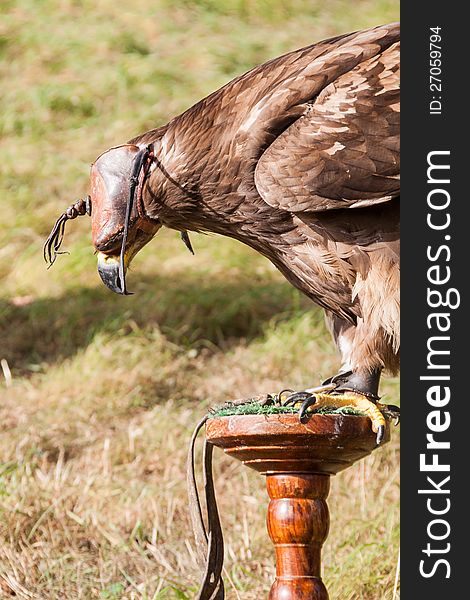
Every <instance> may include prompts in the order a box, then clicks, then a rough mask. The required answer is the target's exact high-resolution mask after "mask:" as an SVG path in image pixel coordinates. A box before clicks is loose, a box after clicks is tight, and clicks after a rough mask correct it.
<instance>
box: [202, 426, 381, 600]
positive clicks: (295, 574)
mask: <svg viewBox="0 0 470 600" xmlns="http://www.w3.org/2000/svg"><path fill="white" fill-rule="evenodd" d="M206 436H207V439H208V441H210V442H211V443H213V444H215V445H216V446H219V447H221V448H223V449H224V451H225V452H226V453H227V454H229V455H230V456H233V457H235V458H237V459H238V460H241V461H242V462H243V464H244V465H247V466H249V467H251V468H253V469H255V470H256V471H258V472H260V473H263V474H265V475H266V485H267V489H268V494H269V497H270V502H269V506H268V514H267V525H268V533H269V536H270V538H271V540H272V542H273V544H274V548H275V550H276V580H275V581H274V583H273V585H272V587H271V591H270V594H269V600H328V592H327V591H326V588H325V586H324V584H323V581H322V579H321V547H322V545H323V543H324V541H325V540H326V538H327V535H328V529H329V524H330V517H329V513H328V506H327V504H326V498H327V496H328V492H329V488H330V476H331V475H335V474H336V473H338V472H339V471H342V470H344V469H346V468H348V467H349V466H351V465H352V464H353V463H354V462H356V461H357V460H359V459H361V458H363V457H364V456H367V455H368V454H370V452H372V451H373V450H374V449H375V448H376V447H377V445H376V441H375V433H374V432H373V431H372V428H371V425H370V420H369V419H368V418H366V417H359V416H352V415H347V416H346V415H320V414H314V415H312V416H311V417H310V418H309V419H308V420H306V421H305V422H302V423H300V422H299V419H298V416H297V415H292V414H278V415H237V416H232V417H216V418H214V419H210V420H208V421H207V423H206ZM389 440H390V428H389V426H388V423H387V427H386V431H385V436H384V440H383V442H382V444H383V443H385V442H388V441H389ZM345 576H346V574H345Z"/></svg>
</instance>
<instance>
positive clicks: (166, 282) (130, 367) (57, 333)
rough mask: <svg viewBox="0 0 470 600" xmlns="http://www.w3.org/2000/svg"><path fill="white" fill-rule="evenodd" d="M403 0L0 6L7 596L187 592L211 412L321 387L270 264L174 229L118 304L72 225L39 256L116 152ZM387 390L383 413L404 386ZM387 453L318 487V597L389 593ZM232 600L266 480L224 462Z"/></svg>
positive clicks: (2, 593)
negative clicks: (326, 494) (322, 515)
mask: <svg viewBox="0 0 470 600" xmlns="http://www.w3.org/2000/svg"><path fill="white" fill-rule="evenodd" d="M397 4H398V3H397V2H396V0H393V1H388V0H377V1H373V0H357V1H356V2H354V3H352V2H349V1H345V0H341V1H340V0H330V1H328V2H326V1H323V2H322V1H316V0H269V1H268V0H252V1H249V0H198V1H190V0H180V1H170V0H152V1H150V0H133V2H126V1H124V0H98V1H92V0H82V1H80V0H17V1H15V0H3V1H2V3H1V7H0V12H1V18H0V72H1V79H2V81H1V87H0V103H1V106H0V131H1V136H0V156H1V160H0V210H1V212H0V214H1V219H0V239H1V243H0V280H1V290H0V360H2V372H3V375H2V372H0V460H1V462H0V598H22V599H23V598H24V599H42V600H46V599H47V600H49V599H50V600H52V599H54V600H56V599H57V600H58V599H63V600H65V599H67V600H68V599H70V600H72V599H73V600H77V599H95V598H97V599H107V600H125V599H127V600H150V599H157V598H158V599H160V598H161V599H172V598H180V599H184V598H188V599H192V598H193V597H194V593H195V589H196V587H197V582H198V581H199V577H200V575H199V572H198V570H197V568H196V564H195V561H194V555H193V551H192V538H191V535H190V532H189V519H188V511H187V505H186V494H185V483H184V463H185V455H186V449H187V444H188V440H189V435H190V432H191V430H192V427H193V426H194V424H195V422H196V421H197V420H198V419H199V418H200V417H201V416H202V415H203V414H204V413H205V411H206V408H207V407H208V406H209V405H212V404H215V403H218V402H223V401H225V400H227V399H233V398H237V397H242V396H248V395H251V394H254V393H261V392H265V391H277V390H280V389H282V388H284V387H292V388H303V387H305V386H310V385H313V384H317V383H318V382H319V381H321V380H322V378H325V377H327V376H329V375H331V374H332V373H334V372H335V369H337V367H338V358H337V356H336V354H335V351H334V348H333V346H332V344H331V342H330V339H329V337H328V335H327V333H326V331H325V327H324V324H323V317H322V314H321V312H320V311H319V310H318V309H316V308H315V307H314V306H313V305H312V304H311V303H309V301H307V300H306V299H305V298H303V297H301V296H300V294H298V293H297V292H296V291H295V290H294V289H293V288H292V287H290V286H289V284H288V283H287V282H285V281H284V279H283V278H282V277H281V275H280V274H279V273H278V272H277V271H276V270H275V269H274V268H273V267H272V266H271V265H270V264H269V263H268V262H267V261H266V260H265V259H263V258H262V257H260V256H257V255H256V254H254V253H253V252H252V251H251V250H249V249H248V248H245V247H244V246H242V245H240V244H237V243H235V242H233V241H230V240H228V239H223V238H218V237H210V236H193V245H194V247H195V250H196V256H195V257H192V256H190V255H189V253H187V252H186V250H185V249H184V247H183V245H182V244H181V242H180V241H179V238H178V235H177V234H176V233H175V232H172V231H165V232H163V233H159V234H158V237H157V238H156V239H155V240H154V242H153V243H152V244H150V245H149V246H148V247H147V248H145V249H144V251H142V252H141V254H140V255H139V257H138V258H137V259H136V261H135V263H134V266H133V271H132V272H131V273H130V274H129V277H128V285H129V287H130V289H131V290H132V291H134V292H135V295H133V296H130V297H125V298H123V297H118V296H116V295H113V294H112V293H111V292H109V291H108V290H107V289H105V288H104V287H103V286H102V284H101V283H100V281H99V278H98V275H97V272H96V260H95V257H94V256H93V251H92V248H91V245H90V230H89V227H90V224H89V221H88V220H87V219H86V218H82V219H79V220H77V221H75V222H73V223H69V224H68V232H67V237H66V241H65V248H66V249H68V250H70V255H69V256H64V257H60V259H59V260H58V261H57V263H56V264H55V265H54V268H53V269H51V270H50V271H46V268H45V265H44V263H43V262H42V251H41V247H42V243H43V241H44V239H45V237H46V236H47V234H48V232H49V230H50V227H51V226H52V224H53V222H54V220H55V218H56V217H57V216H58V215H59V214H60V213H61V212H62V211H63V210H64V209H65V207H66V206H68V205H69V204H70V203H71V202H73V201H74V200H75V199H76V198H78V197H80V196H81V195H83V194H85V193H86V192H87V185H88V172H89V165H90V163H91V162H92V161H93V160H94V158H95V157H96V156H97V155H98V154H99V153H100V152H101V151H103V150H104V149H106V148H108V147H109V146H112V145H116V144H119V143H122V142H124V141H126V140H127V139H129V138H131V137H132V136H134V135H136V134H138V133H140V132H142V131H144V130H146V129H149V128H152V127H154V126H157V125H160V124H163V123H165V122H167V120H168V119H169V118H171V117H172V116H174V115H175V114H177V113H179V112H181V111H182V110H184V109H185V108H187V107H188V106H190V105H191V104H193V103H194V102H195V101H197V100H199V99H200V98H202V97H203V96H205V95H207V94H208V93H210V92H211V91H213V90H214V89H216V88H218V87H219V86H221V85H222V84H224V83H225V82H227V81H228V80H230V79H231V78H232V77H234V76H236V75H238V74H240V73H242V72H244V71H246V70H247V69H249V68H250V67H252V66H254V65H255V64H259V63H261V62H263V61H264V60H267V59H269V58H272V57H274V56H276V55H279V54H281V53H283V52H285V51H288V50H292V49H295V48H298V47H301V46H303V45H307V44H309V43H312V42H313V41H316V40H320V39H323V38H325V37H329V36H332V35H336V34H339V33H344V32H346V31H350V30H354V29H360V28H363V27H367V26H371V25H376V24H380V23H385V22H390V21H393V20H397V18H398V6H397ZM382 392H383V393H385V394H386V401H389V402H392V403H397V401H398V398H397V395H398V382H397V380H387V381H385V382H384V383H383V386H382ZM398 472H399V445H398V430H395V431H394V435H393V441H392V442H391V443H390V444H388V445H387V446H386V447H384V448H383V449H381V450H379V451H377V452H376V453H375V454H374V455H373V456H371V457H369V458H368V459H366V460H364V461H362V462H361V463H359V464H357V465H356V466H355V467H353V468H352V469H350V470H349V471H348V472H346V473H343V474H340V475H338V476H337V477H336V478H334V480H333V482H332V493H331V498H330V509H331V516H332V525H331V532H330V536H329V539H328V542H327V544H326V546H325V550H324V578H325V581H326V584H327V586H328V587H329V590H330V595H331V598H332V600H340V599H341V600H350V599H351V600H352V599H359V598H360V599H363V600H381V599H383V600H392V598H398V591H397V589H396V587H397V586H396V573H397V565H398V539H399V521H398V519H399V510H398V494H399V491H398V484H399V481H398ZM216 487H217V490H218V496H219V500H220V505H221V508H222V520H223V527H224V532H225V538H226V546H227V552H226V565H225V566H226V583H227V598H228V600H235V599H243V600H252V599H259V598H263V597H267V593H268V590H269V587H270V584H271V582H272V579H273V573H274V569H273V552H272V548H271V546H270V543H269V540H268V538H267V534H266V532H265V526H264V514H265V506H266V494H265V491H264V488H263V481H262V478H261V477H260V476H259V475H257V474H256V473H251V472H248V471H247V470H246V469H244V468H242V467H240V466H239V465H238V464H235V463H234V461H231V460H229V459H227V458H225V457H224V456H223V455H222V454H221V453H220V452H218V451H217V453H216Z"/></svg>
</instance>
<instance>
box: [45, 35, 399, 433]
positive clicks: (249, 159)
mask: <svg viewBox="0 0 470 600" xmlns="http://www.w3.org/2000/svg"><path fill="white" fill-rule="evenodd" d="M399 106H400V105H399V25H398V24H391V25H384V26H380V27H375V28H373V29H367V30H364V31H359V32H355V33H351V34H347V35H341V36H339V37H335V38H332V39H328V40H326V41H322V42H320V43H317V44H313V45H312V46H308V47H306V48H302V49H300V50H296V51H294V52H290V53H288V54H285V55H284V56H280V57H279V58H275V59H273V60H271V61H269V62H267V63H265V64H263V65H261V66H258V67H255V68H254V69H252V70H251V71H249V72H248V73H245V74H244V75H241V76H240V77H237V78H236V79H234V80H233V81H231V82H230V83H228V84H227V85H225V86H224V87H222V88H221V89H220V90H218V91H216V92H214V93H213V94H211V95H210V96H208V97H207V98H205V99H203V100H201V101H200V102H198V103H197V104H195V105H194V106H192V107H191V108H189V109H188V110H187V111H186V112H184V113H183V114H181V115H179V116H177V117H175V118H174V119H173V120H171V121H170V122H169V123H168V124H167V125H164V126H163V127H159V128H157V129H153V130H151V131H148V132H147V133H144V134H142V135H140V136H138V137H136V138H134V139H132V140H130V141H129V142H128V143H127V144H124V145H120V146H116V147H114V148H111V149H109V150H107V151H106V152H104V153H103V154H101V156H99V157H98V159H97V160H96V161H95V162H94V163H93V165H92V169H91V192H90V196H88V198H87V199H86V201H84V200H82V201H79V202H77V203H76V204H75V205H73V206H72V207H70V209H68V211H67V212H66V213H64V215H62V217H61V219H59V221H58V223H57V224H56V228H55V231H54V232H53V234H52V237H51V238H50V239H49V241H48V243H47V245H46V255H47V256H48V258H49V259H50V260H51V261H53V260H54V259H55V255H56V254H57V251H58V248H59V245H60V242H61V241H62V237H63V231H64V225H65V220H66V219H67V218H73V217H74V216H77V214H84V213H85V212H88V213H89V214H90V213H91V218H92V234H93V244H94V246H95V248H96V250H97V251H98V270H99V273H100V275H101V278H102V280H103V282H104V283H105V284H106V285H107V286H108V287H109V288H111V289H112V290H113V291H115V292H118V293H127V292H126V286H125V278H124V277H125V272H126V269H127V267H128V265H129V263H130V261H131V260H132V258H133V257H134V256H135V255H136V253H137V252H138V251H139V250H140V249H141V248H142V247H143V246H144V245H145V244H147V243H148V242H149V241H150V240H151V239H152V238H153V237H154V235H155V234H156V233H157V231H158V230H159V229H160V228H161V227H169V228H170V229H175V230H178V231H180V232H182V237H183V240H184V241H185V242H186V244H187V245H188V247H189V248H190V249H191V245H190V242H189V237H188V234H187V232H188V231H196V232H213V233H217V234H222V235H226V236H229V237H232V238H235V239H237V240H239V241H241V242H243V243H245V244H247V245H248V246H250V247H252V248H254V249H255V250H256V251H258V252H259V253H261V254H262V255H264V256H266V257H267V258H268V259H269V260H270V261H271V262H272V263H273V264H274V265H275V266H276V267H277V268H278V269H279V270H280V271H281V273H282V274H283V275H284V276H285V277H286V279H287V280H288V281H289V282H290V283H291V284H292V285H294V286H295V287H296V288H297V289H299V290H300V291H301V292H303V293H304V294H305V295H306V296H308V297H309V298H310V299H311V300H312V301H313V302H315V303H316V304H319V305H320V306H322V307H323V308H324V309H325V313H326V319H327V322H328V324H329V327H330V329H331V332H332V335H333V338H334V340H335V342H336V345H337V347H338V349H339V352H340V354H341V358H342V365H341V369H340V371H339V373H338V374H337V375H336V376H334V377H331V378H330V379H329V380H328V381H327V382H325V385H324V387H323V388H321V389H320V390H318V389H317V390H316V391H317V392H321V393H316V394H304V395H302V394H297V396H295V400H297V401H298V400H299V399H300V400H303V401H304V405H303V407H302V414H303V413H304V412H305V410H306V408H307V406H308V405H310V404H313V403H315V402H316V404H317V405H319V404H320V403H321V402H322V401H323V402H325V401H327V402H329V403H333V404H334V405H337V406H341V405H342V403H343V404H348V405H351V404H352V405H354V406H356V407H358V408H359V409H361V410H365V411H366V413H367V414H369V415H370V417H371V419H372V428H373V429H374V431H376V432H377V433H378V436H377V437H378V441H380V439H381V438H382V436H383V432H384V419H383V416H382V414H381V412H380V410H379V408H380V407H381V405H380V404H379V406H377V401H378V387H379V380H380V376H381V373H382V371H383V370H384V369H386V370H387V371H389V372H391V373H396V372H397V370H398V367H399V194H400V185H399V172H400V171H399V158H400V154H399ZM325 392H327V393H325Z"/></svg>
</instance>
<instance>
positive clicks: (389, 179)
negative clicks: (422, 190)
mask: <svg viewBox="0 0 470 600" xmlns="http://www.w3.org/2000/svg"><path fill="white" fill-rule="evenodd" d="M379 29H380V28H379ZM371 31H372V32H374V31H378V30H369V34H370V33H371ZM396 35H397V38H398V30H397V31H396ZM382 39H383V38H382ZM387 39H388V44H382V47H380V48H378V51H376V52H375V53H372V55H371V52H370V51H369V52H368V53H365V52H364V60H357V57H356V59H355V60H354V61H353V63H352V64H353V66H352V68H349V69H345V68H344V67H345V65H346V66H347V64H348V62H349V63H351V58H347V55H344V54H343V53H341V52H336V55H335V53H334V52H333V55H332V58H330V62H331V60H336V64H333V65H332V64H330V67H329V68H330V71H332V70H333V69H334V68H336V72H337V77H336V78H333V79H332V77H331V76H330V77H328V81H327V85H326V86H324V87H323V88H322V89H321V90H320V91H318V92H317V94H316V95H314V96H312V97H311V98H310V99H309V100H308V101H307V102H306V103H304V105H303V110H302V114H301V115H300V116H298V117H297V118H296V119H295V120H294V121H293V122H292V123H291V124H290V125H289V126H288V127H287V128H285V129H284V130H281V131H278V132H276V133H277V134H278V135H277V136H276V137H275V139H274V140H273V141H272V142H271V144H270V145H269V147H268V148H267V149H266V150H265V151H264V153H263V154H262V155H261V157H260V158H259V160H258V163H257V165H256V170H255V184H256V187H257V190H258V192H259V194H260V195H261V197H262V198H263V200H264V201H265V202H266V203H267V204H269V205H271V206H273V207H277V208H281V209H284V210H288V211H291V212H300V211H308V212H316V211H324V210H328V209H337V208H348V207H363V206H368V205H372V204H377V203H380V202H385V201H387V200H390V199H391V198H394V197H396V196H398V195H399V172H400V171H399V168H400V167H399V157H400V154H399V106H400V105H399V64H400V62H399V42H398V41H396V39H395V40H394V37H393V35H390V34H389V36H388V38H387ZM354 42H355V46H356V47H357V46H358V45H359V43H358V41H357V39H356V40H354ZM370 45H371V44H370V42H369V47H370ZM384 45H385V47H384ZM348 50H349V51H350V50H351V49H350V48H348ZM345 56H346V58H345ZM354 63H355V64H354ZM290 111H291V112H292V109H290Z"/></svg>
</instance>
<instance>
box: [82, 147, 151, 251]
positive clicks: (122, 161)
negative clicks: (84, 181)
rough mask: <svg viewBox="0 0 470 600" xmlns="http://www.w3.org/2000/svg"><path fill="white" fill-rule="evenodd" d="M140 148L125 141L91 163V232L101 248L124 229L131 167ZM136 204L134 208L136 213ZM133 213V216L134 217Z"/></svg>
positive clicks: (104, 247) (98, 247) (94, 243)
mask: <svg viewBox="0 0 470 600" xmlns="http://www.w3.org/2000/svg"><path fill="white" fill-rule="evenodd" d="M139 150H140V148H139V147H138V146H135V145H133V144H124V145H122V146H116V147H114V148H110V149H109V150H106V152H103V154H100V156H98V158H97V159H96V160H95V162H94V163H93V164H92V166H91V206H92V211H91V232H92V241H93V245H94V246H95V248H97V249H98V250H104V249H108V246H107V245H108V244H109V242H112V241H113V239H114V238H115V237H116V236H117V235H118V234H120V233H122V231H123V228H124V222H125V218H126V208H127V202H128V198H129V188H130V181H131V175H132V169H133V164H134V159H135V157H136V154H137V153H138V152H139ZM135 211H136V207H135V206H134V207H133V211H132V212H133V213H135ZM135 214H136V213H135ZM135 214H131V219H132V218H133V217H134V216H135Z"/></svg>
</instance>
